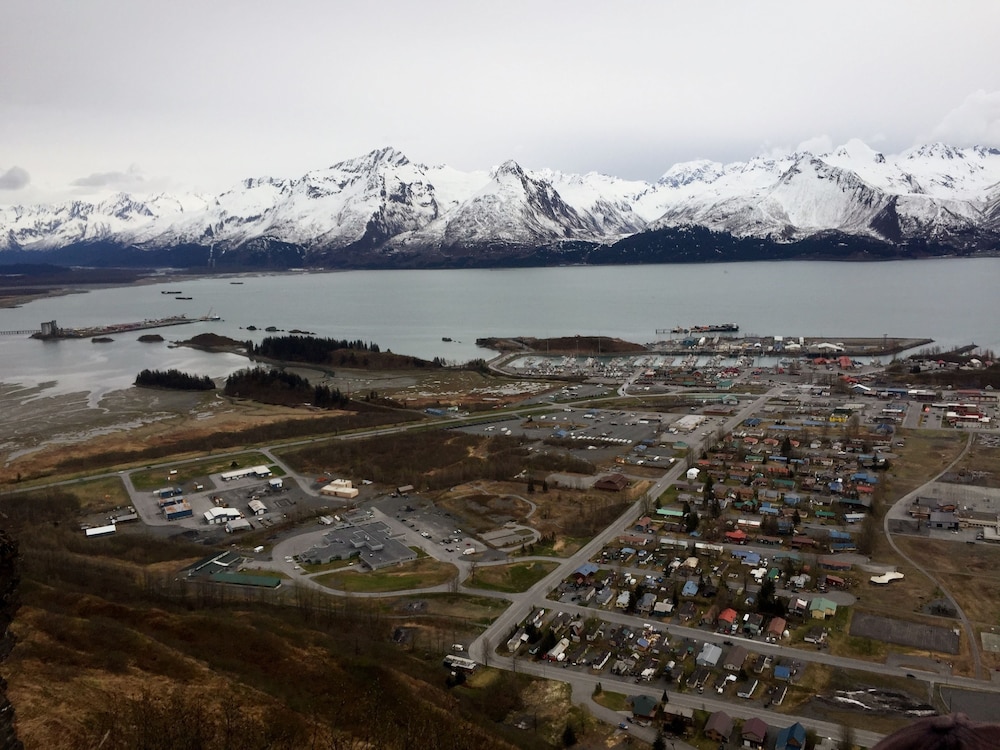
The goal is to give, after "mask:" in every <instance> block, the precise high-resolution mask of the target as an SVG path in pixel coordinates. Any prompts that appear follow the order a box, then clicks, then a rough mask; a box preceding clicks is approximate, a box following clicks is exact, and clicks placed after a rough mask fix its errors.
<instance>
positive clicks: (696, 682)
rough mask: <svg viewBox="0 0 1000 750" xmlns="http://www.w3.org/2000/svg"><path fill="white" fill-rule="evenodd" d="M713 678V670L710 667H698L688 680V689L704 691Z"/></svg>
mask: <svg viewBox="0 0 1000 750" xmlns="http://www.w3.org/2000/svg"><path fill="white" fill-rule="evenodd" d="M711 676H712V670H710V669H709V668H708V667H698V668H697V669H695V670H694V672H692V673H691V676H690V677H689V678H688V687H692V688H694V689H696V690H703V689H704V688H705V683H706V682H707V681H708V678H709V677H711Z"/></svg>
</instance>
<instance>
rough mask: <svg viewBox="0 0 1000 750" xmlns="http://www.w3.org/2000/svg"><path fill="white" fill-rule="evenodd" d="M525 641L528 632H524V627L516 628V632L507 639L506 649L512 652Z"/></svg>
mask: <svg viewBox="0 0 1000 750" xmlns="http://www.w3.org/2000/svg"><path fill="white" fill-rule="evenodd" d="M527 641H528V634H527V633H526V632H525V630H524V628H518V630H517V632H516V633H514V635H512V636H511V637H510V640H509V641H507V650H508V651H510V652H511V653H514V652H515V651H517V650H518V649H519V648H521V645H522V644H523V643H526V642H527Z"/></svg>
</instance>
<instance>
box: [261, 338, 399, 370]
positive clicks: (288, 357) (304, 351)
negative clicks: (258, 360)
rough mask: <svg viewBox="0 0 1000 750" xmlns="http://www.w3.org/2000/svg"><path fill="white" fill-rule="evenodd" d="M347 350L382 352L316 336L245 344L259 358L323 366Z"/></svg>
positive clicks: (359, 342)
mask: <svg viewBox="0 0 1000 750" xmlns="http://www.w3.org/2000/svg"><path fill="white" fill-rule="evenodd" d="M345 349H346V350H348V351H352V352H364V353H371V354H378V353H379V352H381V351H382V350H381V349H380V348H379V346H378V344H376V343H373V342H366V341H362V340H361V339H355V340H353V341H349V340H347V339H329V338H319V337H316V336H296V335H288V336H265V337H264V339H263V340H262V341H261V342H260V343H259V344H254V343H253V342H252V341H248V342H247V351H249V352H251V353H252V354H254V355H256V356H259V357H266V358H268V359H277V360H285V361H289V362H311V363H312V364H323V363H325V362H328V361H329V359H330V355H331V354H333V352H336V351H342V350H345Z"/></svg>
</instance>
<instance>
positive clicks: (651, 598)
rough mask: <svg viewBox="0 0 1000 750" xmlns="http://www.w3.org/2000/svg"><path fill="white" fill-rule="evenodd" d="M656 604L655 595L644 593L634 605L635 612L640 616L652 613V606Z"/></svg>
mask: <svg viewBox="0 0 1000 750" xmlns="http://www.w3.org/2000/svg"><path fill="white" fill-rule="evenodd" d="M655 604H656V594H652V593H648V592H647V593H645V594H643V595H642V597H641V598H640V599H639V603H638V604H636V605H635V610H636V612H638V613H639V614H641V615H645V614H648V613H650V612H652V611H653V606H654V605H655Z"/></svg>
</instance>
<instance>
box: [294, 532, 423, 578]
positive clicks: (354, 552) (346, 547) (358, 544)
mask: <svg viewBox="0 0 1000 750" xmlns="http://www.w3.org/2000/svg"><path fill="white" fill-rule="evenodd" d="M323 539H324V541H323V543H321V544H317V545H315V546H313V547H311V548H310V549H308V550H306V551H305V552H303V553H302V555H301V558H302V560H304V561H305V562H307V563H309V564H311V565H325V564H327V563H329V562H333V561H334V560H349V559H351V558H353V557H357V558H359V559H360V560H361V562H362V563H364V564H365V565H366V566H367V567H368V568H369V569H371V570H378V569H380V568H385V567H388V566H390V565H399V564H400V563H404V562H409V561H411V560H416V559H417V553H416V552H414V551H413V550H412V549H410V548H409V547H407V546H406V545H405V544H402V543H400V542H398V541H396V540H395V539H393V538H392V537H391V536H390V530H389V527H388V526H386V525H385V524H384V523H382V522H380V521H378V522H374V523H366V524H361V525H359V526H347V527H344V528H339V529H333V530H332V531H328V532H327V533H325V534H324V535H323Z"/></svg>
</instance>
